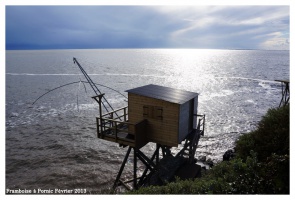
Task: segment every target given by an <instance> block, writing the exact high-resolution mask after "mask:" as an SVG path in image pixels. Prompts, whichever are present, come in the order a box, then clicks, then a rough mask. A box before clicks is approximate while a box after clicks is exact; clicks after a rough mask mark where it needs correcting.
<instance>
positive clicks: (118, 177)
mask: <svg viewBox="0 0 295 200" xmlns="http://www.w3.org/2000/svg"><path fill="white" fill-rule="evenodd" d="M131 148H132V147H129V148H128V150H127V153H126V156H125V158H124V160H123V163H122V165H121V168H120V170H119V173H118V175H117V178H116V180H115V183H114V185H113V189H115V188H116V187H117V186H118V182H119V180H120V177H121V175H122V172H123V169H124V167H125V164H126V162H127V159H128V157H129V154H130V151H131Z"/></svg>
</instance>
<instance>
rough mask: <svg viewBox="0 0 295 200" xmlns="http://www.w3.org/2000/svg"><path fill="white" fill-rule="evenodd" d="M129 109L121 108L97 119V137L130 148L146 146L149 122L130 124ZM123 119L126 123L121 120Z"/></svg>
mask: <svg viewBox="0 0 295 200" xmlns="http://www.w3.org/2000/svg"><path fill="white" fill-rule="evenodd" d="M127 109H128V107H123V108H119V109H117V110H114V111H112V112H109V113H106V114H103V115H102V116H101V117H97V118H96V123H97V137H98V138H101V139H105V140H109V141H113V142H117V143H120V144H121V143H122V144H126V145H130V146H137V145H141V144H144V143H145V137H146V136H145V130H146V124H147V120H142V121H139V122H137V123H130V122H128V112H127ZM114 116H115V117H114ZM122 118H123V119H124V121H122V120H119V119H122Z"/></svg>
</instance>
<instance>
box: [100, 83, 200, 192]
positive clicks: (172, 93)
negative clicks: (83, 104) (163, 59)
mask: <svg viewBox="0 0 295 200" xmlns="http://www.w3.org/2000/svg"><path fill="white" fill-rule="evenodd" d="M127 92H128V107H124V108H120V109H118V110H115V111H112V112H109V113H105V114H102V113H101V112H100V117H97V118H96V121H97V136H98V138H101V139H104V140H108V141H112V142H116V143H118V144H119V145H120V146H122V147H127V146H128V150H127V153H126V155H125V158H124V160H123V162H122V165H121V167H120V170H119V173H118V175H117V177H116V180H115V183H114V185H113V188H116V187H117V186H119V185H123V186H124V187H126V188H127V189H137V188H139V187H142V186H144V185H150V184H151V183H150V179H151V178H152V177H153V174H155V173H161V172H159V171H160V170H161V169H160V168H161V161H162V160H164V159H165V158H167V159H168V157H169V159H170V160H171V161H172V160H173V159H176V160H177V159H178V158H180V157H181V158H186V160H187V162H188V163H193V162H194V158H195V152H196V149H197V145H198V142H199V139H200V137H201V136H202V135H204V128H205V115H198V114H197V103H198V101H197V97H198V94H197V93H192V92H188V91H183V90H177V89H172V88H168V87H163V86H158V85H146V86H143V87H139V88H135V89H132V90H128V91H127ZM102 95H103V94H102ZM102 95H99V96H96V97H94V98H95V99H97V98H98V99H97V102H98V103H99V107H100V108H101V105H100V104H101V103H100V102H101V101H100V99H101V98H102V97H101V96H102ZM115 113H116V114H115ZM114 116H118V117H120V118H121V119H124V120H119V119H118V117H114ZM149 142H153V143H155V144H156V149H155V151H154V153H153V155H152V156H151V157H150V158H149V157H148V156H146V155H145V154H144V153H143V152H142V151H141V148H142V147H143V146H145V145H146V144H147V143H149ZM182 142H184V146H183V148H182V149H181V150H180V151H179V153H178V154H177V155H176V156H175V157H174V156H172V154H171V152H170V148H171V147H178V145H179V144H181V143H182ZM131 151H133V177H132V178H131V179H130V180H122V179H121V175H122V173H123V170H124V168H125V165H126V162H127V160H128V158H129V157H130V153H131ZM167 159H166V160H167ZM138 160H139V161H141V162H142V163H143V165H144V166H145V169H144V171H143V173H142V174H141V176H138ZM172 162H173V161H172ZM169 170H170V171H171V170H172V169H169ZM173 170H174V172H175V171H176V170H177V168H175V169H173ZM173 170H172V171H173ZM172 175H173V174H172ZM192 178H193V177H192ZM166 181H169V178H167V180H163V181H162V182H166ZM129 183H133V186H130V185H129Z"/></svg>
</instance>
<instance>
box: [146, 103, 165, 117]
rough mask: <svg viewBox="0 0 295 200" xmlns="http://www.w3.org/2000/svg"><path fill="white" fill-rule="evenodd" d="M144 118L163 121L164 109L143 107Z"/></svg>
mask: <svg viewBox="0 0 295 200" xmlns="http://www.w3.org/2000/svg"><path fill="white" fill-rule="evenodd" d="M143 117H145V118H151V119H157V120H163V107H160V106H150V105H145V106H143Z"/></svg>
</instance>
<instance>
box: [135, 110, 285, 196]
mask: <svg viewBox="0 0 295 200" xmlns="http://www.w3.org/2000/svg"><path fill="white" fill-rule="evenodd" d="M289 112H290V111H289V105H287V106H285V107H281V108H276V109H270V110H269V111H268V112H267V114H266V115H265V116H264V117H263V119H262V120H261V121H260V122H259V124H258V127H257V130H255V131H253V132H251V133H249V134H245V135H242V136H241V137H240V138H239V140H238V141H237V142H236V154H237V155H236V157H235V158H234V159H232V160H230V161H223V162H220V163H219V164H217V165H216V166H214V167H213V168H212V169H210V170H208V171H207V172H206V174H204V175H203V176H202V178H198V179H195V180H185V181H181V180H179V179H177V181H175V182H173V183H169V184H167V185H165V186H152V187H146V188H141V189H139V190H137V191H132V192H131V194H289V193H290V189H289V183H290V176H289V174H290V167H289V166H290V165H289V149H290V143H289V133H290V129H289V124H290V118H289Z"/></svg>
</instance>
